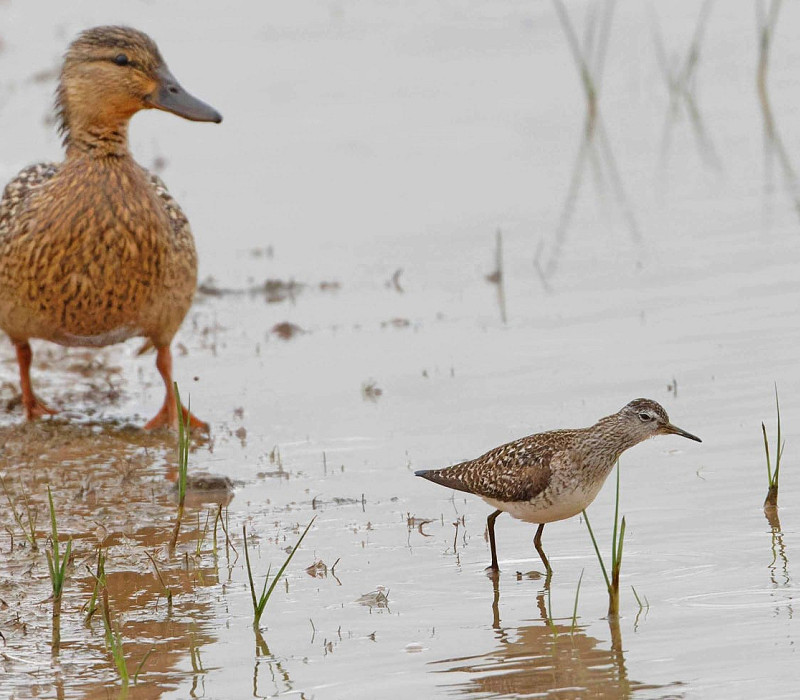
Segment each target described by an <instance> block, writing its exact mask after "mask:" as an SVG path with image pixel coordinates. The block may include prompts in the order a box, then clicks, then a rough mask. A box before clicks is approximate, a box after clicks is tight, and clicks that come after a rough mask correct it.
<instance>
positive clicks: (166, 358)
mask: <svg viewBox="0 0 800 700" xmlns="http://www.w3.org/2000/svg"><path fill="white" fill-rule="evenodd" d="M156 351H157V353H158V354H157V355H156V367H157V368H158V371H159V373H160V374H161V378H162V379H163V380H164V386H165V388H166V390H167V393H166V395H165V396H164V405H163V406H161V410H159V412H158V413H156V415H155V416H153V417H152V418H151V419H150V420H149V421H148V422H147V424H146V425H145V426H144V427H145V429H146V430H152V429H154V428H161V427H162V426H165V425H166V426H167V427H170V428H177V427H178V407H177V406H176V405H175V387H174V386H173V385H172V352H171V351H170V349H169V345H162V346H158V347H156ZM181 410H182V411H183V419H184V420H185V421H188V422H189V425H190V427H192V428H199V429H200V430H203V431H205V432H208V423H206V422H204V421H201V420H200V419H199V418H197V417H196V416H195V415H193V414H192V413H189V411H188V410H187V408H186V406H181Z"/></svg>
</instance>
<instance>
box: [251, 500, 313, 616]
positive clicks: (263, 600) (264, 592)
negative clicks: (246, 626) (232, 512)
mask: <svg viewBox="0 0 800 700" xmlns="http://www.w3.org/2000/svg"><path fill="white" fill-rule="evenodd" d="M316 519H317V516H316V515H315V516H314V517H313V518H311V521H310V522H309V523H308V525H306V529H305V530H303V534H302V535H300V538H299V539H298V540H297V542H296V543H295V545H294V547H293V548H292V551H291V552H289V556H288V557H286V560H285V561H284V562H283V566H281V568H280V569H279V570H278V573H277V574H276V575H275V578H273V579H272V583H271V584H270V585H269V588H267V583H268V582H269V575H270V572H271V570H272V565H270V566H269V568H268V569H267V575H266V576H265V577H264V586H263V588H262V589H261V594H260V595H258V596H256V587H255V584H254V583H253V569H252V567H251V566H250V553H249V551H248V548H247V526H246V525H242V535H243V536H244V559H245V563H246V565H247V580H248V582H249V584H250V596H251V598H252V601H253V627H254V628H255V629H256V631H258V625H259V622H260V621H261V616H262V614H263V613H264V608H265V607H266V605H267V602H268V601H269V599H270V596H271V595H272V591H274V590H275V586H276V585H277V584H278V581H279V579H280V577H281V576H282V575H283V572H284V571H285V570H286V567H287V566H289V562H290V561H291V560H292V557H294V555H295V552H296V551H297V548H298V547H299V546H300V544H301V542H302V541H303V539H304V538H305V536H306V535H307V534H308V531H309V530H310V529H311V526H312V525H313V524H314V521H315V520H316Z"/></svg>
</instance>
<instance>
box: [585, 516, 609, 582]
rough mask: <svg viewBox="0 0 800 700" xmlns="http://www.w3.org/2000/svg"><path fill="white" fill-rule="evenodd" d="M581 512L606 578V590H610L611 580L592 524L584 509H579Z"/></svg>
mask: <svg viewBox="0 0 800 700" xmlns="http://www.w3.org/2000/svg"><path fill="white" fill-rule="evenodd" d="M581 512H582V513H583V519H584V521H586V527H587V528H588V530H589V536H590V537H591V538H592V545H593V546H594V551H595V554H597V561H599V562H600V568H601V569H602V570H603V578H604V579H605V580H606V586H607V587H608V590H609V591H610V590H611V581H609V580H608V572H607V571H606V565H605V562H604V561H603V557H602V556H601V554H600V548H599V547H598V546H597V540H596V539H595V537H594V531H593V530H592V525H591V523H590V522H589V515H588V514H587V513H586V510H585V509H584V510H583V511H581Z"/></svg>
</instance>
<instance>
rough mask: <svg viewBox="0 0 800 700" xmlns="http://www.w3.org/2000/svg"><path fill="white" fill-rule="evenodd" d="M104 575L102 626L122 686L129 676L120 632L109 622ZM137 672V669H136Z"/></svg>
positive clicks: (126, 684) (126, 685) (125, 683)
mask: <svg viewBox="0 0 800 700" xmlns="http://www.w3.org/2000/svg"><path fill="white" fill-rule="evenodd" d="M105 583H106V581H105V575H104V576H103V592H102V601H103V626H104V627H105V632H106V646H107V647H108V649H109V651H110V652H111V658H112V659H114V667H115V668H116V669H117V675H118V676H119V680H120V682H121V683H122V687H123V688H127V687H128V683H129V682H130V676H129V675H128V665H127V663H125V652H124V650H123V648H122V633H121V632H120V631H119V629H116V630H115V629H114V627H113V626H112V624H111V608H110V606H109V604H108V588H106V585H105ZM137 673H138V671H137Z"/></svg>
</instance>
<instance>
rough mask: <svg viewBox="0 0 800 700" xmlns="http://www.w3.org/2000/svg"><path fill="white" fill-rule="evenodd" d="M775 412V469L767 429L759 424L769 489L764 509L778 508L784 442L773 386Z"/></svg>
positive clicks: (776, 392) (776, 388) (776, 390)
mask: <svg viewBox="0 0 800 700" xmlns="http://www.w3.org/2000/svg"><path fill="white" fill-rule="evenodd" d="M775 411H776V413H777V414H778V436H777V439H776V441H775V468H774V469H773V468H772V459H771V458H770V454H769V440H767V428H766V426H765V425H764V423H763V421H762V423H761V434H762V435H763V436H764V452H765V454H766V456H767V481H768V483H769V489H768V491H767V497H766V499H765V500H764V508H777V506H778V477H779V476H780V473H781V458H782V457H783V448H784V447H786V441H785V440H782V439H781V405H780V402H779V401H778V385H777V384H776V385H775Z"/></svg>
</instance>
